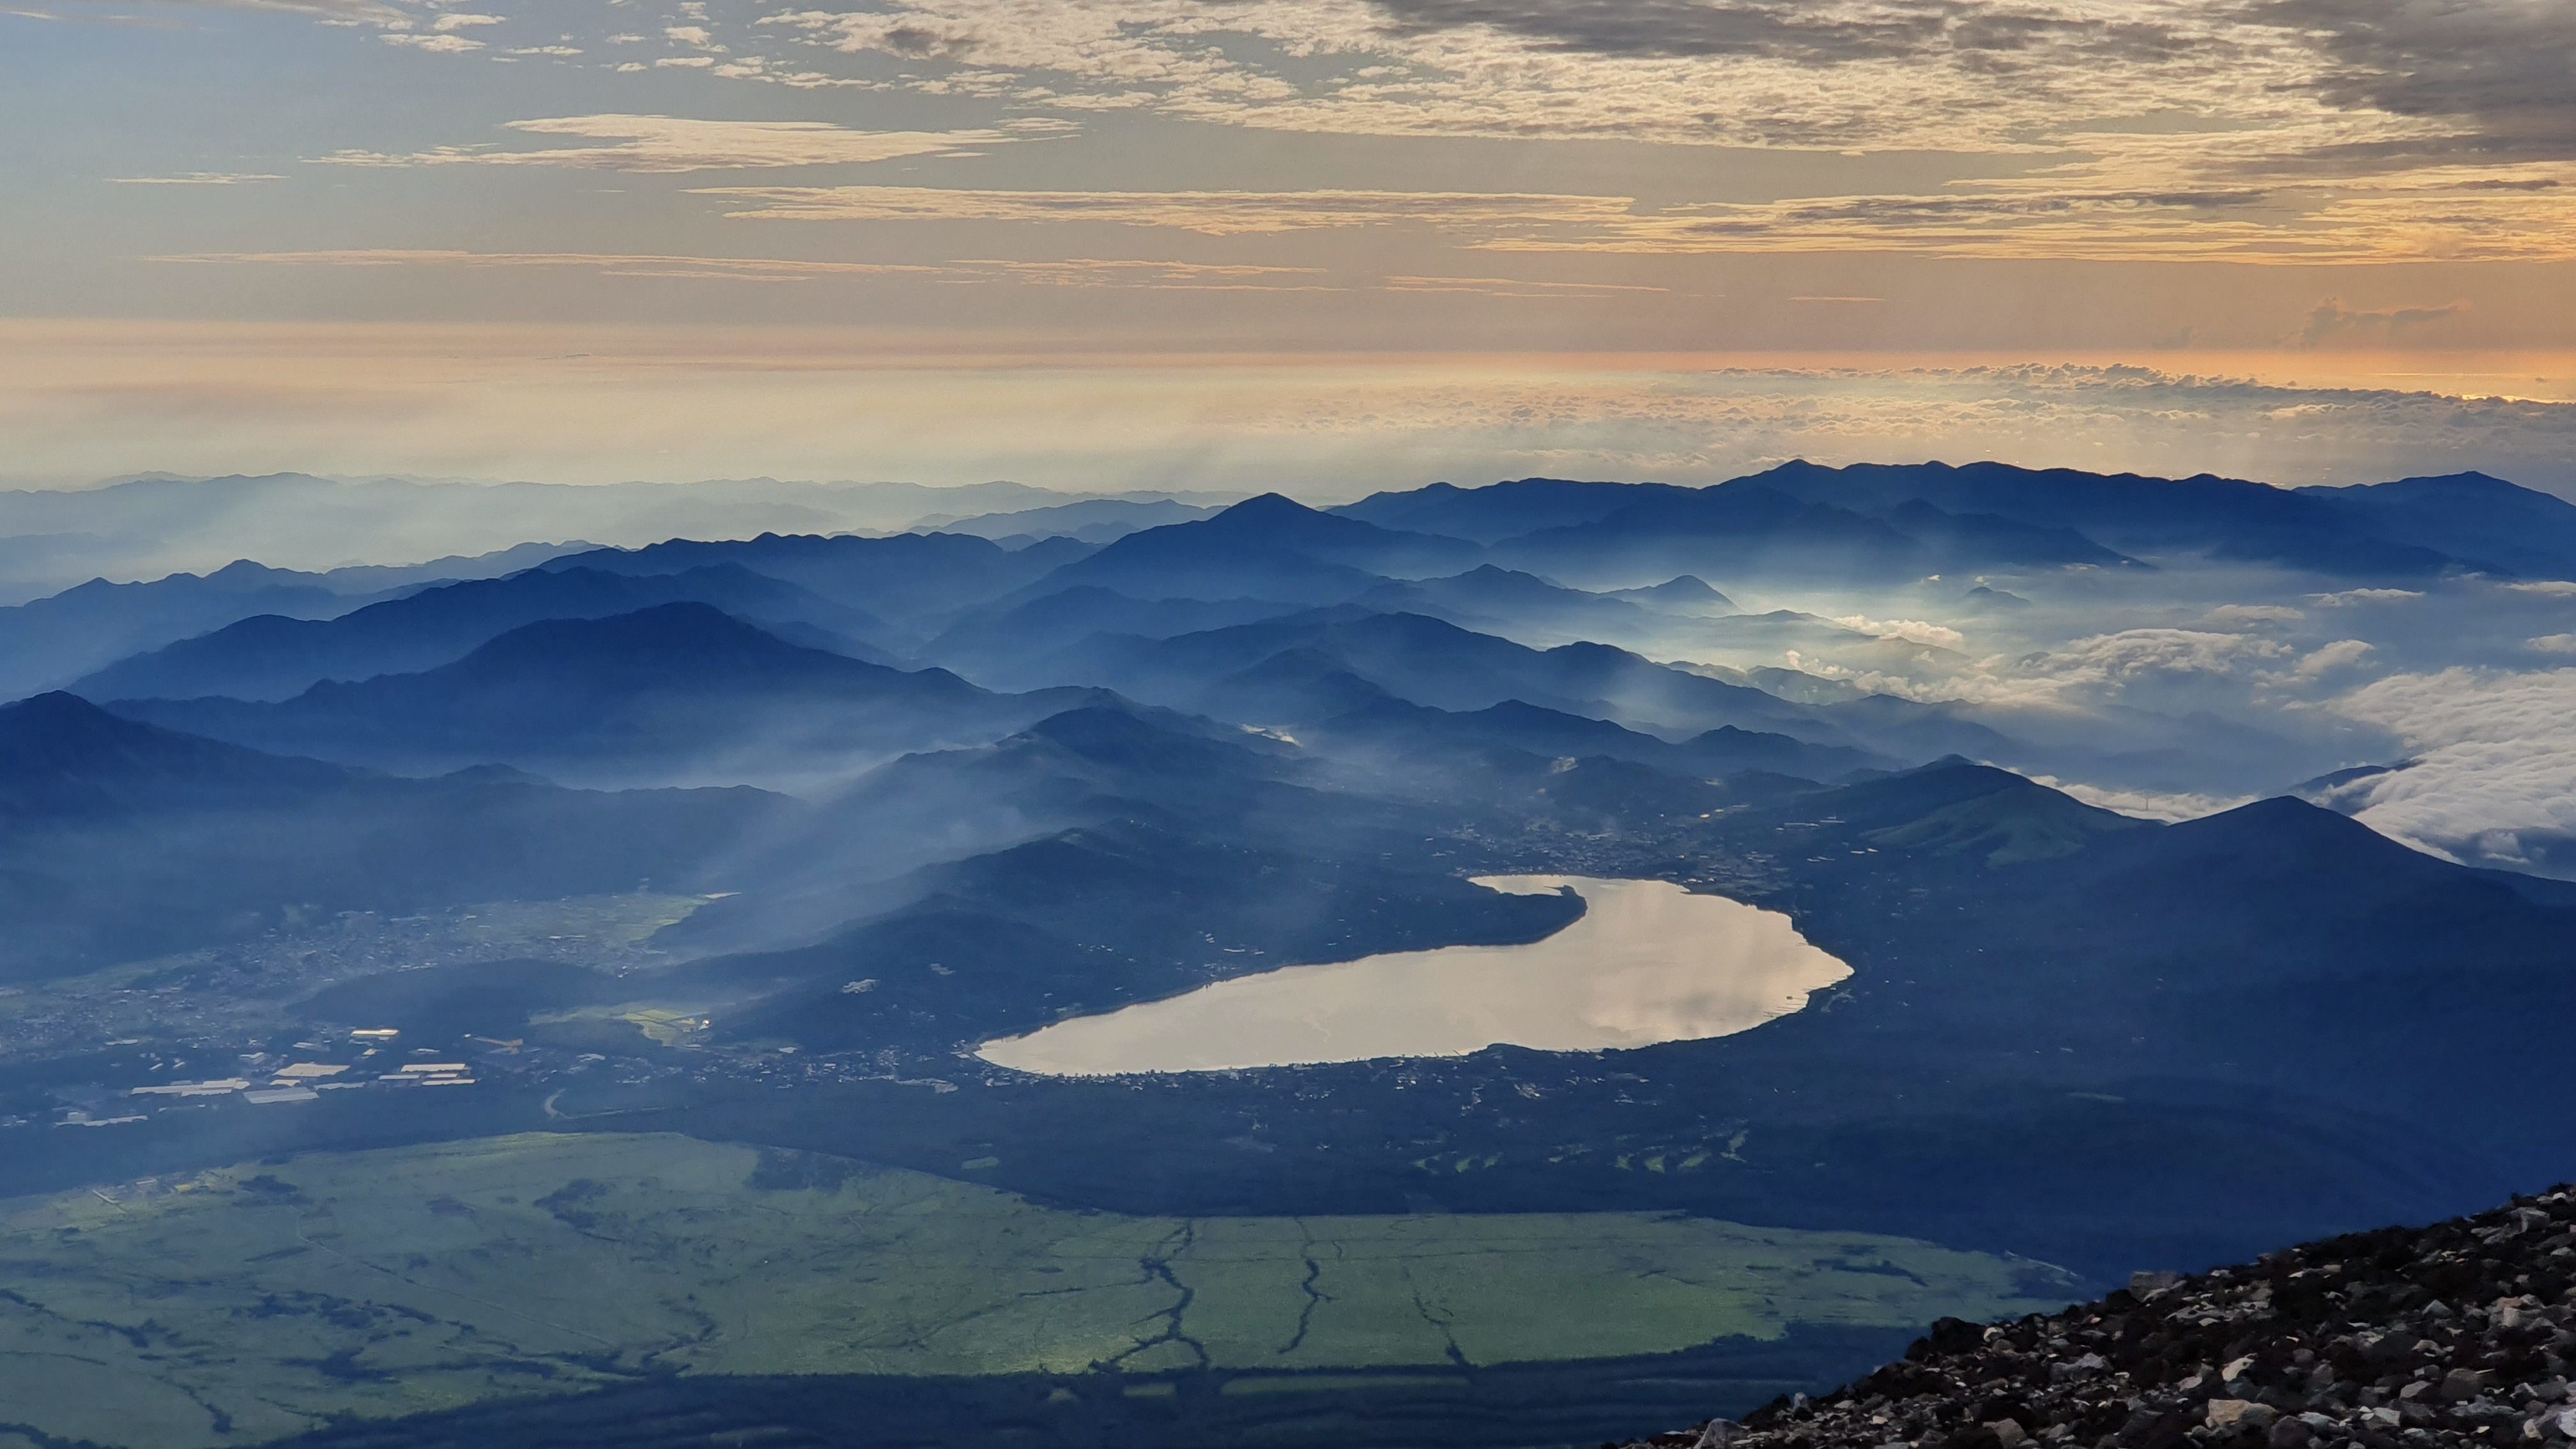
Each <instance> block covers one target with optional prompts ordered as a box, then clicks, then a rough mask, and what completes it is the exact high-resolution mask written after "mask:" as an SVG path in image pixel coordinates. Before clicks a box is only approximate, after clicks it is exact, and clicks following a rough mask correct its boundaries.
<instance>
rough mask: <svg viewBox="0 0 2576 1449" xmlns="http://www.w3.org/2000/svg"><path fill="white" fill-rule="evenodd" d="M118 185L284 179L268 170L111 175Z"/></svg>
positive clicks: (234, 183)
mask: <svg viewBox="0 0 2576 1449" xmlns="http://www.w3.org/2000/svg"><path fill="white" fill-rule="evenodd" d="M108 179H109V180H110V181H112V182H114V183H115V184H116V185H118V186H245V185H248V184H250V183H252V182H255V181H283V180H285V179H286V178H285V177H283V176H279V175H277V174H275V173H273V172H266V171H190V172H186V173H184V174H182V175H178V176H111V177H109V178H108Z"/></svg>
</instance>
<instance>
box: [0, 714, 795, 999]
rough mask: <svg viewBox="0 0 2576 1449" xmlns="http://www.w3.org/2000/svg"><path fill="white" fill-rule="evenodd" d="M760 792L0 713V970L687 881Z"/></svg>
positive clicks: (15, 972) (760, 813)
mask: <svg viewBox="0 0 2576 1449" xmlns="http://www.w3.org/2000/svg"><path fill="white" fill-rule="evenodd" d="M787 803H788V802H786V801H784V800H782V799H780V798H779V797H776V796H772V795H764V794H761V793H760V792H758V791H753V790H742V789H724V790H690V791H677V790H655V791H638V792H627V793H622V794H599V793H594V792H588V791H578V790H565V789H560V788H558V787H556V786H553V785H549V784H546V783H545V782H543V781H539V780H533V779H529V778H527V777H524V776H518V775H514V774H512V773H510V772H508V771H493V770H481V771H467V772H464V773H460V774H452V775H447V776H444V777H440V778H436V779H425V780H414V779H396V778H392V777H389V776H384V775H379V774H375V773H373V772H369V771H361V770H351V769H347V768H344V767H341V766H336V765H329V764H324V763H322V762H320V761H317V760H310V759H293V758H281V757H279V756H276V755H270V754H264V753H261V752H258V751H254V750H248V749H243V748H240V747H238V746H235V745H231V744H226V743H221V742H218V741H214V740H210V739H205V738H201V737H196V736H191V735H187V734H182V733H179V732H176V731H172V730H167V729H162V728H160V727H157V726H155V725H151V724H146V723H141V722H137V721H133V720H127V719H120V718H118V717H117V716H115V715H111V714H109V713H107V712H106V711H104V710H101V709H99V708H98V707H96V706H94V705H92V704H89V703H88V702H86V701H84V700H81V699H78V698H76V697H74V696H72V695H68V694H45V695H39V696H37V697H35V698H33V699H27V700H21V701H19V702H18V703H15V704H10V705H0V919H5V920H6V921H7V922H8V927H7V930H6V931H5V932H0V976H10V977H17V978H22V979H23V978H25V977H27V976H30V975H41V974H45V973H49V972H54V971H61V970H69V969H78V968H80V967H83V966H89V965H97V964H102V963H105V962H110V961H120V960H131V959H135V958H138V957H145V956H152V955H157V954H161V953H163V952H167V951H175V950H183V949H187V948H191V947H196V946H202V945H207V944H211V943H217V942H222V941H226V940H234V939H239V938H241V937H245V936H251V935H256V934H258V933H260V932H262V931H267V930H274V929H277V928H279V927H280V926H281V925H286V924H291V923H293V922H295V921H299V920H304V921H309V920H314V919H327V918H329V917H330V916H331V915H333V914H335V913H337V912H340V911H346V910H392V911H401V910H417V909H421V908H425V907H432V906H442V905H456V904H465V903H470V902H475V901H487V900H503V899H524V898H529V897H535V898H544V897H547V896H555V895H566V894H580V893H606V892H617V891H631V890H634V889H636V888H637V887H638V885H639V884H641V883H645V882H650V883H652V884H654V885H656V886H658V887H660V888H662V889H665V890H681V889H689V888H691V887H693V886H702V885H703V884H704V883H705V881H706V880H707V879H708V876H707V874H706V868H707V865H708V862H710V861H711V860H713V859H715V858H717V857H718V856H720V855H721V854H722V853H723V851H724V850H725V849H726V847H727V846H728V844H729V843H730V842H732V841H733V840H735V839H736V838H738V837H739V836H740V835H741V834H742V833H743V832H744V831H746V830H748V829H749V828H751V827H752V826H753V825H754V824H755V823H756V822H759V821H761V820H763V819H765V818H768V817H770V816H772V815H773V814H775V813H776V812H778V811H780V810H782V809H784V808H786V806H787Z"/></svg>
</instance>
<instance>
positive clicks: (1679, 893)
mask: <svg viewBox="0 0 2576 1449" xmlns="http://www.w3.org/2000/svg"><path fill="white" fill-rule="evenodd" d="M1476 883H1477V884H1478V885H1482V886H1487V887H1490V888H1492V889H1494V890H1498V891H1506V892H1512V893H1519V894H1528V893H1534V892H1544V891H1571V892H1573V893H1574V894H1575V895H1578V896H1580V897H1582V898H1583V903H1584V912H1583V916H1582V918H1581V919H1580V920H1577V921H1576V922H1574V924H1572V925H1570V926H1567V927H1566V928H1565V929H1564V930H1561V931H1559V932H1557V933H1556V934H1555V935H1552V936H1549V937H1547V938H1546V939H1544V940H1540V941H1533V942H1530V943H1529V944H1527V945H1521V946H1445V947H1442V948H1440V949H1438V950H1433V951H1398V952H1391V953H1389V954H1387V955H1383V956H1368V957H1363V958H1362V959H1360V960H1357V961H1344V962H1338V963H1336V964H1333V965H1329V966H1290V967H1286V968H1283V969H1281V970H1277V971H1266V972H1263V973H1261V974H1260V975H1257V976H1242V977H1237V978H1235V979H1234V980H1231V981H1220V982H1217V983H1215V984H1213V985H1209V986H1203V987H1201V988H1199V989H1198V990H1196V991H1193V992H1190V993H1189V994H1187V995H1185V996H1175V997H1171V998H1169V999H1166V1000H1162V1001H1147V1002H1139V1003H1138V1004H1136V1005H1134V1006H1128V1007H1123V1008H1121V1009H1119V1010H1117V1011H1110V1012H1103V1013H1101V1014H1100V1015H1097V1016H1080V1017H1073V1018H1070V1019H1068V1020H1065V1021H1060V1022H1057V1023H1056V1024H1055V1025H1053V1026H1050V1027H1046V1028H1043V1029H1042V1030H1039V1031H1035V1032H1032V1033H1030V1034H1029V1035H1027V1036H1020V1037H1010V1038H1007V1039H1004V1040H1001V1041H994V1042H987V1043H986V1044H985V1045H984V1046H983V1047H982V1048H981V1049H980V1051H979V1053H978V1055H980V1056H982V1057H983V1058H984V1060H986V1061H988V1062H992V1063H994V1064H995V1065H997V1066H1004V1067H1010V1068H1013V1069H1015V1070H1018V1071H1023V1072H1034V1073H1037V1074H1040V1075H1043V1076H1054V1077H1087V1076H1110V1075H1115V1074H1119V1073H1125V1072H1206V1071H1226V1070H1234V1069H1239V1068H1245V1067H1279V1066H1293V1065H1299V1064H1304V1063H1317V1062H1355V1061H1366V1060H1369V1059H1371V1058H1376V1057H1452V1056H1464V1055H1466V1054H1467V1053H1469V1052H1474V1051H1480V1050H1482V1049H1484V1048H1486V1047H1489V1046H1496V1045H1508V1046H1520V1047H1531V1048H1535V1049H1537V1050H1540V1051H1597V1050H1601V1049H1604V1048H1616V1047H1640V1046H1651V1045H1653V1044H1654V1043H1656V1042H1666V1041H1694V1040H1699V1039H1702V1038H1706V1037H1716V1036H1731V1035H1733V1034H1734V1033H1736V1032H1739V1031H1747V1030H1750V1029H1752V1028H1754V1027H1757V1026H1760V1025H1761V1024H1762V1023H1764V1022H1766V1021H1770V1020H1772V1019H1773V1018H1775V1017H1780V1016H1786V1015H1788V1014H1789V1013H1790V1012H1793V1011H1796V1010H1798V1009H1799V1008H1800V1007H1802V1006H1804V1005H1805V1004H1806V1002H1807V996H1808V993H1810V992H1812V991H1815V990H1817V989H1819V988H1821V987H1826V986H1831V985H1833V984H1834V983H1835V982H1837V981H1840V980H1842V979H1843V978H1844V977H1846V976H1849V975H1850V974H1851V968H1850V967H1848V966H1845V965H1844V964H1843V963H1842V962H1841V961H1839V960H1836V959H1835V958H1834V957H1832V956H1830V955H1827V954H1826V953H1825V952H1823V951H1821V950H1819V949H1817V948H1816V947H1815V946H1812V945H1810V944H1808V942H1807V940H1806V938H1805V937H1803V936H1801V935H1799V934H1798V931H1797V928H1796V927H1795V926H1794V925H1792V924H1791V923H1790V921H1789V918H1788V917H1787V916H1784V915H1782V914H1780V913H1779V912H1777V911H1766V910H1761V909H1758V908H1756V907H1753V906H1748V905H1746V904H1744V903H1743V902H1741V901H1731V900H1728V899H1726V898H1725V897H1723V896H1707V895H1693V894H1691V893H1690V892H1688V891H1685V890H1683V889H1682V888H1681V887H1680V886H1678V885H1675V884H1673V883H1672V882H1670V881H1659V880H1601V879H1595V878H1593V877H1589V876H1564V875H1515V876H1483V877H1479V878H1478V879H1477V882H1476Z"/></svg>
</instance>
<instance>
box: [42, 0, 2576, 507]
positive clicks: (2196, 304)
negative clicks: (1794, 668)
mask: <svg viewBox="0 0 2576 1449" xmlns="http://www.w3.org/2000/svg"><path fill="white" fill-rule="evenodd" d="M811 3H812V0H453V3H443V4H442V3H431V0H267V3H257V4H252V3H238V4H222V3H211V0H0V129H5V131H6V133H7V134H8V135H9V136H10V137H11V138H12V140H13V142H14V144H13V145H12V146H10V147H8V148H5V150H0V198H5V199H6V200H7V202H8V204H7V205H6V206H0V256H5V257H6V258H7V259H8V262H9V264H8V265H7V266H6V267H0V482H8V483H14V484H17V485H20V486H26V485H35V486H64V485H71V484H79V483H84V482H90V481H95V480H97V479H100V478H105V477H109V476H115V475H119V474H124V473H131V472H139V471H145V470H156V469H157V470H167V471H172V472H179V473H190V474H197V473H219V472H230V471H271V470H282V469H300V470H305V471H314V472H326V473H347V474H379V473H393V474H417V475H423V476H441V477H494V478H502V477H517V478H541V479H545V480H548V481H568V482H586V481H607V480H610V479H619V478H659V479H672V480H680V479H688V478H696V477H711V476H747V475H755V474H769V475H775V476H782V477H817V478H900V479H907V480H913V481H921V482H932V483H937V482H966V481H980V480H982V479H987V478H996V477H1009V478H1016V479H1019V480H1021V481H1026V482H1032V483H1039V484H1044V485H1049V486H1060V487H1112V486H1114V487H1136V486H1170V487H1213V488H1226V487H1248V486H1263V487H1285V488H1288V489H1290V490H1291V491H1298V492H1303V493H1306V494H1309V495H1313V496H1319V497H1332V496H1349V495H1353V494H1357V493H1362V492H1366V491H1369V490H1370V489H1372V488H1378V487H1389V486H1410V485H1412V484H1418V483H1421V482H1427V481H1430V480H1431V479H1433V478H1451V479H1454V480H1455V481H1461V482H1469V481H1484V480H1485V479H1486V478H1489V477H1501V476H1518V475H1521V474H1525V473H1532V472H1548V473H1559V474H1573V475H1577V476H1592V477H1650V476H1651V477H1663V478H1670V479H1673V480H1676V481H1713V480H1714V479H1716V478H1722V477H1725V476H1731V475H1732V474H1734V473H1737V472H1741V471H1745V470H1746V469H1747V468H1750V467H1758V466H1761V465H1762V464H1764V463H1767V462H1770V461H1776V460H1777V459H1779V458H1783V457H1789V456H1807V457H1813V458H1818V459H1821V460H1824V461H1833V462H1845V461H1857V460H1862V459H1879V460H1889V461H1903V460H1910V459H1914V458H1921V457H1945V458H1949V459H1951V460H1952V461H1965V460H1967V459H1968V458H1970V457H1999V458H2005V459H2007V460H2010V461H2016V462H2026V463H2034V464H2072V465H2076V466H2088V467H2116V468H2135V469H2140V470H2144V471H2158V472H2175V473H2190V472H2198V471H2203V470H2209V471H2218V472H2228V473H2235V474H2238V475H2242V476H2257V477H2263V478H2266V479H2268V480H2272V481H2279V482H2284V483H2310V482H2362V481H2372V480H2374V479H2377V478H2383V477H2393V476H2400V475H2402V474H2405V473H2411V472H2426V471H2448V470H2451V469H2455V468H2461V467H2483V468H2486V469H2487V470H2488V471H2491V472H2497V473H2500V474H2503V475H2505V476H2509V477H2514V478H2516V479H2517V480H2518V481H2523V482H2527V483H2532V484H2534V485H2535V486H2542V487H2548V488H2552V489H2554V490H2557V491H2561V492H2569V493H2576V446H2571V438H2576V0H2331V3H2327V0H2176V3H2161V0H1992V3H1990V0H1136V3H1117V4H1108V3H1085V0H883V3H879V4H875V5H870V6H864V7H862V6H854V5H845V6H838V7H835V8H806V7H807V5H809V4H811Z"/></svg>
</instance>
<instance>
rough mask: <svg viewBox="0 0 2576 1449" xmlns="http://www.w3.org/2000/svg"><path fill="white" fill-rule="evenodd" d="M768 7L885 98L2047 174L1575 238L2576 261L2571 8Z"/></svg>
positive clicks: (1134, 0) (1620, 242)
mask: <svg viewBox="0 0 2576 1449" xmlns="http://www.w3.org/2000/svg"><path fill="white" fill-rule="evenodd" d="M761 23H763V24H766V25H773V26H784V27H787V28H789V29H790V30H792V31H797V32H801V33H802V34H803V35H804V36H805V37H806V38H807V39H808V40H809V41H810V42H811V43H812V44H814V45H816V46H819V47H821V48H823V49H824V50H827V51H832V52H839V53H842V54H847V55H859V56H873V57H878V58H881V59H882V58H890V59H892V60H894V61H896V62H897V63H899V64H900V65H901V66H902V67H903V69H902V72H901V74H900V75H899V77H897V78H895V79H892V80H879V81H876V82H873V83H875V84H881V85H891V86H896V87H904V88H911V89H916V90H921V91H925V92H930V93H935V94H942V95H951V96H957V95H967V96H986V97H991V98H994V99H996V100H1004V101H1009V102H1012V103H1014V104H1020V105H1027V106H1040V107H1045V108H1049V109H1054V110H1059V111H1077V110H1112V109H1123V110H1150V111H1157V112H1161V113H1163V114H1167V115H1171V116H1176V117H1181V118H1185V119H1188V120H1193V121H1203V122H1214V123H1219V124H1228V125H1237V126H1248V127H1258V128H1266V129H1285V130H1302V131H1314V132H1338V133H1368V134H1382V135H1486V136H1509V137H1601V136H1623V137H1628V138H1632V139H1637V140H1644V141H1655V142H1664V143H1680V144H1706V145H1725V146H1751V147H1772V148H1801V149H1830V150H1845V151H1851V150H1861V151H1869V150H1880V151H1893V150H1904V151H1927V152H1947V153H1960V152H1965V153H1972V154H1984V155H1995V156H2012V157H2023V158H2038V159H2040V160H2041V161H2042V162H2043V164H2040V165H2039V166H2037V167H2036V168H2035V169H2027V170H2024V171H2022V172H2021V173H2020V174H2019V175H2018V176H2017V177H2015V178H2014V179H2012V180H2010V181H2003V182H1989V183H1985V184H1982V185H1978V186H1973V187H1961V188H1958V189H1957V190H1956V192H1955V194H1954V193H1950V192H1936V193H1928V194H1918V195H1906V194H1892V195H1884V196H1843V197H1824V198H1793V199H1788V200H1784V201H1781V202H1777V203H1763V204H1742V205H1728V206H1715V207H1708V208H1703V209H1700V210H1699V211H1697V212H1696V213H1682V212H1676V213H1672V214H1667V215H1664V216H1659V217H1656V218H1653V219H1651V220H1645V221H1640V222H1638V223H1636V224H1633V225H1630V226H1628V227H1625V228H1622V229H1620V230H1618V231H1617V232H1615V233H1612V234H1607V235H1603V236H1599V237H1591V238H1584V239H1579V240H1574V241H1551V242H1549V243H1548V244H1549V245H1560V246H1570V247H1575V248H1579V249H1588V250H1601V249H1614V250H1626V251H1636V252H1728V251H1745V252H1749V251H1881V250H1917V251H1930V252H1933V253H1936V254H1940V255H1954V256H2000V257H2017V256H2045V257H2061V258H2064V257H2072V258H2085V259H2099V260H2128V259H2150V258H2151V259H2155V260H2160V261H2172V260H2223V261H2239V262H2243V261H2256V262H2260V261H2304V262H2367V261H2389V260H2398V259H2418V260H2421V259H2447V260H2474V259H2517V260H2561V259H2565V258H2566V257H2568V256H2570V255H2576V243H2571V242H2570V241H2569V240H2568V238H2570V237H2571V236H2576V224H2571V223H2576V198H2571V196H2570V195H2569V192H2570V190H2571V189H2576V168H2571V166H2570V164H2569V163H2570V162H2571V161H2576V100H2571V99H2570V98H2569V97H2570V96H2571V95H2576V88H2571V87H2569V86H2568V85H2567V84H2566V77H2567V76H2568V75H2569V74H2570V71H2571V66H2576V58H2571V54H2570V47H2571V46H2576V40H2571V39H2570V37H2576V0H2453V3H2448V4H2444V5H2438V6H2434V5H2425V4H2421V3H2417V0H2359V3H2345V0H2253V3H2239V4H2227V5H2215V6H2213V5H2201V4H2192V3H2182V0H2112V3H2108V4H2102V3H2084V0H1834V3H1830V4H1822V5H1812V6H1809V5H1800V6H1788V5H1781V4H1778V3H1774V0H1633V3H1624V4H1617V5H1609V4H1586V5H1565V4H1557V3H1549V0H1249V3H1244V4H1240V5H1233V6H1228V7H1224V8H1222V9H1211V8H1209V7H1206V6H1203V5H1198V4H1194V3H1189V0H1119V3H1115V4H1113V3H1108V0H881V3H878V4H876V5H873V6H871V7H869V8H868V9H866V10H863V11H819V10H818V11H806V12H797V13H790V14H786V15H780V16H773V17H770V18H769V19H767V20H765V21H763V22H761ZM1264 57H1273V59H1265V58H1264ZM1285 60H1293V62H1294V65H1293V67H1292V66H1291V65H1289V64H1286V63H1284V61H1285ZM760 78H764V79H776V78H779V77H774V76H762V77H760Z"/></svg>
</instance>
